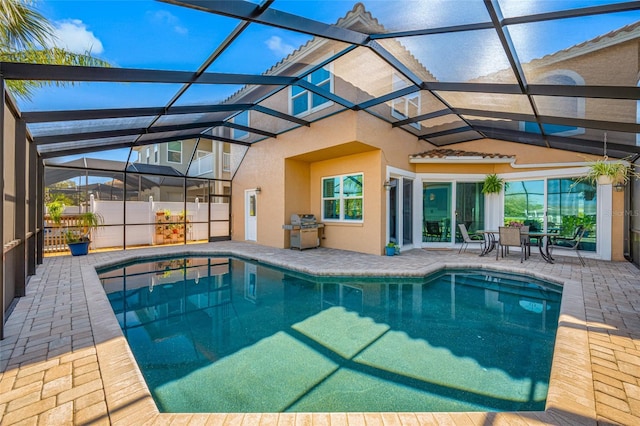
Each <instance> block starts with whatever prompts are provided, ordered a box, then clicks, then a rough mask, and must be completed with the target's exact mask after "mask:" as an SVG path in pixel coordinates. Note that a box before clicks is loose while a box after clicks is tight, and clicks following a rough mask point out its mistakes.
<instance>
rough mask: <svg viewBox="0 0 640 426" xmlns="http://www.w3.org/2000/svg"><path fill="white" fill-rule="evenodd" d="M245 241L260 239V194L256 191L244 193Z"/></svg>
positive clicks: (250, 190) (251, 190)
mask: <svg viewBox="0 0 640 426" xmlns="http://www.w3.org/2000/svg"><path fill="white" fill-rule="evenodd" d="M244 239H245V240H247V241H257V239H258V194H257V193H256V191H255V190H254V189H249V190H247V191H245V192H244Z"/></svg>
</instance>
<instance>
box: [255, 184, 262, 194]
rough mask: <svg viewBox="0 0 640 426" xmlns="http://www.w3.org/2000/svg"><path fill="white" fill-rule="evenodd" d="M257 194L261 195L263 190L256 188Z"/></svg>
mask: <svg viewBox="0 0 640 426" xmlns="http://www.w3.org/2000/svg"><path fill="white" fill-rule="evenodd" d="M255 191H256V194H260V193H261V192H262V188H260V187H259V186H256V189H255Z"/></svg>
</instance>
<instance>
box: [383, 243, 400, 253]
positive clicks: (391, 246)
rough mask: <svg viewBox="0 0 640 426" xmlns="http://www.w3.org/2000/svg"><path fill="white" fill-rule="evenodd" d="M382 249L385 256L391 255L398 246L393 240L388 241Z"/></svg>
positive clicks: (398, 248)
mask: <svg viewBox="0 0 640 426" xmlns="http://www.w3.org/2000/svg"><path fill="white" fill-rule="evenodd" d="M384 250H385V253H386V255H387V256H393V255H395V254H396V251H399V250H400V247H399V246H398V245H397V244H396V243H394V242H393V241H389V243H388V244H387V245H386V246H385V247H384Z"/></svg>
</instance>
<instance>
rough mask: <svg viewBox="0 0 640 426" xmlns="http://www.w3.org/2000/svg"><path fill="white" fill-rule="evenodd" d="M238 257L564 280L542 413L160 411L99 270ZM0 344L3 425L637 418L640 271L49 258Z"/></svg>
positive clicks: (435, 260) (291, 257) (403, 262)
mask: <svg viewBox="0 0 640 426" xmlns="http://www.w3.org/2000/svg"><path fill="white" fill-rule="evenodd" d="M177 251H184V252H188V253H211V254H225V255H226V254H233V255H238V256H242V257H245V258H249V259H255V260H259V261H263V262H266V263H271V264H273V265H275V266H282V267H288V268H291V269H296V270H299V271H302V272H307V273H315V274H331V273H339V274H382V275H384V274H390V275H415V274H419V275H423V274H427V273H429V272H431V271H434V270H436V269H438V268H440V267H442V266H454V267H478V266H480V267H484V268H492V269H500V270H507V271H513V272H527V273H529V274H532V275H534V276H536V277H539V278H545V279H551V280H554V281H556V282H562V283H563V285H564V291H563V301H562V308H561V316H560V324H559V328H558V333H557V338H556V347H555V350H554V360H553V368H552V372H551V380H550V386H549V395H548V398H547V409H546V411H544V412H524V413H313V414H310V413H280V414H278V413H270V414H261V413H248V414H237V413H236V414H160V413H158V411H157V408H156V406H155V404H154V403H153V400H152V398H151V397H150V395H149V392H148V390H147V388H146V385H145V384H144V381H143V379H142V376H141V374H140V372H139V370H138V369H137V366H136V365H135V362H134V360H133V357H132V355H131V352H130V350H129V348H128V346H127V344H126V341H125V339H124V337H123V336H122V333H121V331H120V328H119V326H118V324H117V321H116V319H115V316H114V314H113V312H112V311H111V307H110V306H109V303H108V301H107V298H106V295H105V294H104V291H103V290H102V287H101V284H100V281H99V280H98V278H97V275H96V273H95V269H94V267H95V266H96V265H98V266H104V265H107V264H112V263H115V262H117V261H121V260H124V259H132V258H141V257H144V256H148V255H155V254H158V255H161V254H176V253H177ZM5 336H6V338H5V339H4V340H2V341H0V424H2V425H14V424H16V425H17V424H24V425H36V424H40V425H64V424H77V425H82V424H92V425H93V424H122V425H137V424H215V425H220V424H238V425H240V424H242V425H256V424H260V425H263V424H265V425H269V424H274V425H275V424H278V425H294V424H300V425H302V424H304V425H311V424H316V425H318V424H334V425H336V424H337V425H346V424H348V425H365V424H366V425H374V424H376V425H378V424H379V425H382V424H384V425H393V424H407V425H409V424H455V425H494V424H495V425H498V424H509V425H518V424H557V425H568V424H569V425H585V424H620V425H638V424H640V270H638V268H636V267H635V266H634V265H632V264H630V263H627V262H603V261H598V260H594V259H587V266H585V267H581V266H580V263H579V261H578V259H576V258H568V257H567V258H563V257H560V258H559V261H558V262H557V263H556V264H553V265H551V264H547V263H545V262H544V261H542V260H541V259H540V258H539V256H536V255H534V256H532V257H531V258H530V259H529V260H528V261H526V262H524V263H523V264H520V259H519V257H518V256H511V257H510V258H505V259H500V260H498V261H496V260H495V258H493V257H486V258H481V257H479V256H477V254H476V253H474V252H473V251H468V252H467V253H466V254H465V253H463V254H461V255H458V254H457V252H456V251H447V250H445V251H426V250H411V251H407V252H406V253H402V255H400V256H394V257H385V256H372V255H365V254H360V253H354V252H347V251H340V250H331V249H325V248H319V249H313V250H305V251H302V252H300V251H297V250H280V249H274V248H271V247H264V246H259V245H255V244H249V243H239V242H231V241H229V242H220V243H212V244H203V245H197V246H195V245H194V246H184V247H181V248H176V247H171V248H169V247H162V248H148V249H140V250H127V251H124V252H123V251H120V252H105V253H96V254H91V255H89V256H82V257H70V256H64V257H53V258H47V259H45V262H44V264H43V265H41V266H40V267H39V268H38V270H37V274H36V275H35V276H34V277H32V278H31V280H30V282H29V285H28V287H27V295H26V296H25V297H23V298H21V299H20V300H19V302H18V303H17V305H16V306H15V308H14V310H13V312H12V313H11V314H10V316H9V318H8V321H7V323H6V325H5Z"/></svg>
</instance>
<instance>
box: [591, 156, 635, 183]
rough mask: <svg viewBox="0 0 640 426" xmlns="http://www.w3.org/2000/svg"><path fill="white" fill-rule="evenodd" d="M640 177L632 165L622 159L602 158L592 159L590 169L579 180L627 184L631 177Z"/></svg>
mask: <svg viewBox="0 0 640 426" xmlns="http://www.w3.org/2000/svg"><path fill="white" fill-rule="evenodd" d="M630 176H634V177H638V174H637V173H636V172H634V171H632V170H631V167H630V166H628V165H627V164H626V163H624V162H620V161H607V159H606V158H604V159H602V160H596V161H592V162H591V163H590V164H589V171H588V172H587V174H586V176H583V177H582V178H581V179H579V181H587V182H589V183H591V184H594V185H595V184H597V183H599V184H600V185H609V184H614V185H615V184H617V183H621V184H626V183H627V182H628V181H629V177H630Z"/></svg>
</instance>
